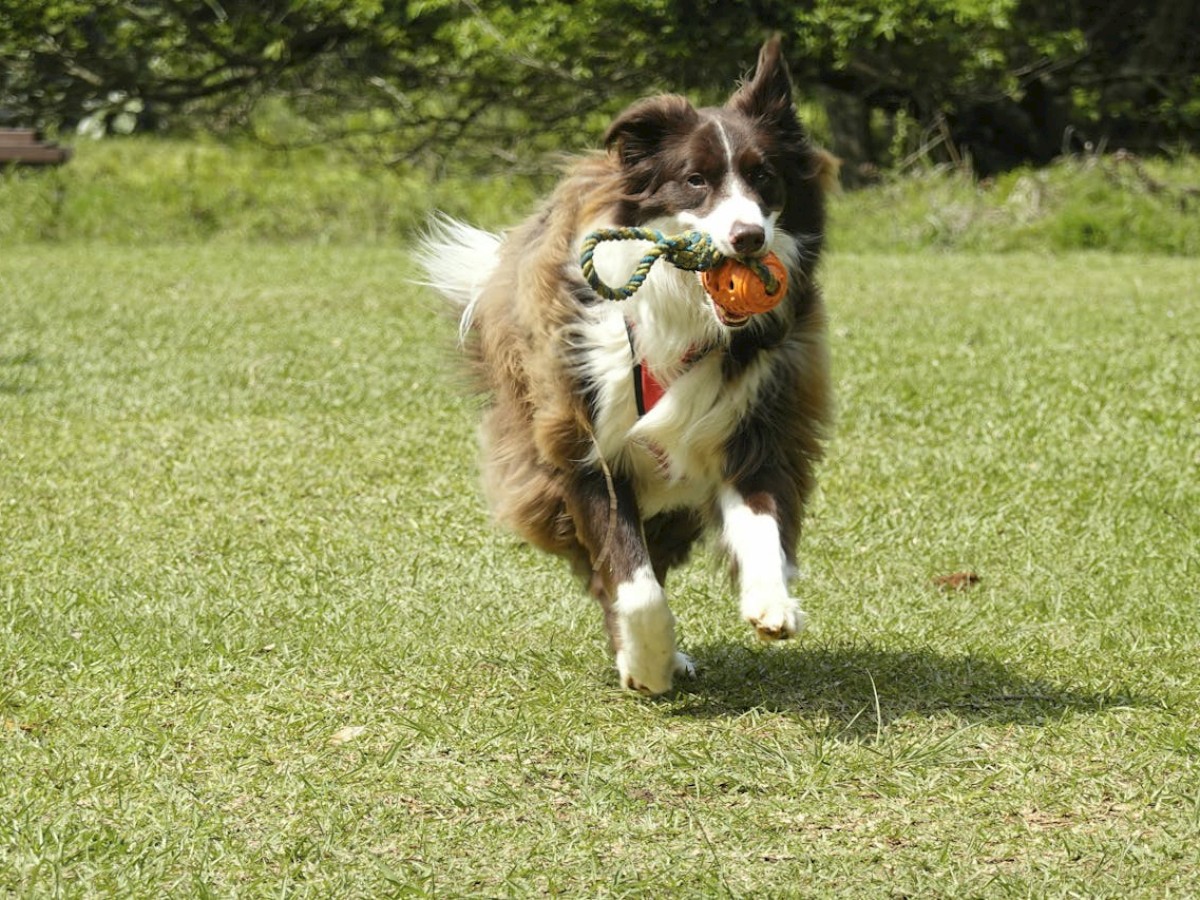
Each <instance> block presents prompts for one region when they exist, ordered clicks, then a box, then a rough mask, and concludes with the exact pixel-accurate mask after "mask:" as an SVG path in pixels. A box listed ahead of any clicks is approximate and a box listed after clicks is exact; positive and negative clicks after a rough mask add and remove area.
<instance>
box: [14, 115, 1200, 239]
mask: <svg viewBox="0 0 1200 900" xmlns="http://www.w3.org/2000/svg"><path fill="white" fill-rule="evenodd" d="M288 122H290V120H289V119H287V118H286V115H285V116H284V117H283V118H282V119H280V118H278V117H277V118H274V119H272V120H271V121H270V122H269V123H267V125H264V126H263V127H268V126H269V127H270V128H272V129H276V130H282V131H286V129H287V128H289V127H291V126H290V125H289V124H288ZM598 132H599V126H598V127H597V129H596V130H595V131H594V132H593V134H592V137H593V140H594V139H595V135H596V134H598ZM75 149H76V154H75V157H74V158H73V159H72V160H71V162H70V163H69V164H68V165H66V166H63V167H61V168H59V169H55V170H49V171H23V170H12V171H9V172H8V173H6V174H0V242H3V243H5V244H12V243H21V242H30V241H40V240H58V241H77V240H88V239H97V238H98V239H101V240H104V241H107V242H112V243H124V242H132V243H138V244H144V243H162V242H173V241H181V240H196V239H202V240H217V241H223V240H232V241H246V240H252V241H275V240H289V241H290V240H296V241H306V242H336V243H340V244H357V243H375V242H383V243H390V242H397V241H401V240H403V239H405V238H407V237H409V236H410V235H411V234H412V233H413V232H414V231H415V230H417V229H419V228H420V227H421V226H422V225H423V224H424V223H425V221H426V219H427V218H428V216H429V214H430V213H431V212H432V211H433V210H436V209H440V210H443V211H445V212H448V213H450V214H451V215H456V216H460V217H465V218H470V219H473V220H474V221H477V222H478V223H480V224H482V225H484V226H486V227H489V228H504V227H507V226H508V225H511V224H513V223H514V222H516V221H517V220H519V219H520V218H522V217H523V216H524V215H526V214H527V213H528V212H529V211H530V210H531V209H532V208H533V205H534V204H535V203H536V202H537V198H538V197H540V196H542V195H543V194H544V193H545V192H546V191H547V190H548V189H549V187H550V185H551V184H552V183H553V182H554V180H555V178H556V176H557V167H556V166H551V165H549V164H547V165H546V166H545V167H544V168H543V169H542V170H541V171H540V172H532V171H531V172H529V173H528V174H526V175H520V176H518V175H496V176H492V177H489V178H481V177H473V178H468V177H462V176H452V177H446V178H441V179H430V178H428V177H426V176H425V175H423V174H421V173H420V172H413V171H411V170H408V169H407V168H405V167H398V168H396V169H395V170H389V169H383V168H380V167H378V166H376V165H374V164H372V163H369V162H366V161H364V160H362V159H360V158H359V157H357V156H354V155H351V154H349V153H347V152H346V151H345V149H344V148H337V147H329V146H317V147H309V148H306V149H302V150H290V151H283V150H272V149H268V148H266V147H264V146H262V145H261V144H258V143H255V142H251V141H240V142H236V143H232V144H231V143H219V142H216V141H211V140H209V141H179V140H166V139H161V138H154V139H151V138H145V137H143V138H136V137H135V138H125V139H121V140H115V139H114V140H109V141H103V142H98V143H97V142H91V141H84V142H81V143H79V144H78V145H77V146H76V148H75ZM1198 207H1200V162H1198V161H1197V160H1196V158H1194V157H1180V158H1177V159H1175V160H1174V161H1168V160H1149V161H1145V162H1142V161H1139V160H1137V159H1136V158H1134V157H1131V156H1128V155H1126V156H1110V157H1087V158H1080V159H1069V160H1064V161H1062V162H1060V163H1058V164H1056V165H1054V166H1052V167H1050V168H1047V169H1040V170H1038V169H1021V170H1017V171H1015V172H1012V173H1009V174H1007V175H1005V176H1002V177H999V178H997V179H994V180H992V181H988V182H984V183H982V184H980V183H979V182H977V181H976V180H974V179H972V178H971V177H970V176H968V175H965V174H963V173H962V172H961V170H957V169H946V168H938V167H933V168H928V169H921V170H916V171H914V172H910V173H909V174H908V175H906V176H903V177H890V178H888V179H886V180H885V181H884V182H883V183H882V184H879V185H877V186H874V187H871V188H865V189H861V190H857V191H852V192H847V193H845V194H840V195H837V196H835V197H834V198H833V203H832V215H831V231H830V242H831V245H832V247H833V248H834V249H835V250H837V251H842V252H863V251H872V252H885V251H890V252H897V251H903V252H908V251H919V250H923V249H926V248H941V249H979V250H1000V251H1015V250H1033V251H1046V250H1053V251H1060V250H1072V249H1089V248H1090V249H1105V250H1110V251H1113V252H1130V253H1163V254H1176V255H1187V256H1197V255H1200V231H1198V230H1197V229H1196V227H1195V224H1194V220H1195V217H1196V214H1197V208H1198Z"/></svg>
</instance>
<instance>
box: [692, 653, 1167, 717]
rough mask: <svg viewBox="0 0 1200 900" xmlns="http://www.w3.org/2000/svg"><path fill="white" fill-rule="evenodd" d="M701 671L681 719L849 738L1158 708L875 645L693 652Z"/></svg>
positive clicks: (970, 662) (969, 658)
mask: <svg viewBox="0 0 1200 900" xmlns="http://www.w3.org/2000/svg"><path fill="white" fill-rule="evenodd" d="M691 653H692V656H693V658H694V660H695V662H696V665H697V668H698V674H697V676H696V677H695V678H692V679H686V680H683V679H681V680H680V681H679V682H678V687H679V690H678V692H677V693H676V694H675V698H674V699H675V703H676V710H675V713H676V714H677V715H680V716H691V717H699V718H706V717H707V718H715V717H728V716H737V715H741V714H743V713H745V712H747V711H749V710H752V709H763V710H767V711H771V712H792V713H796V714H799V715H803V716H811V717H813V718H824V719H826V720H828V722H829V724H830V725H831V726H832V727H834V728H836V729H837V730H838V731H839V733H840V734H842V736H843V737H845V738H848V739H851V740H868V739H871V738H873V737H874V736H876V735H877V734H879V733H880V732H881V731H882V729H884V728H886V727H887V726H888V724H889V723H891V722H893V721H895V720H897V719H899V718H902V717H905V716H912V715H917V716H933V715H940V714H944V713H951V714H953V715H956V716H958V717H960V718H963V719H967V720H980V721H991V722H1011V723H1014V724H1028V725H1037V724H1043V723H1045V722H1047V721H1049V720H1053V719H1056V718H1060V717H1061V716H1062V715H1064V714H1066V713H1068V712H1072V711H1075V712H1085V713H1087V712H1101V711H1103V710H1106V709H1111V708H1113V707H1127V706H1135V707H1137V706H1146V705H1148V704H1149V703H1150V702H1152V701H1150V700H1148V699H1146V698H1137V697H1132V696H1129V695H1126V694H1121V693H1112V694H1110V693H1102V692H1093V691H1088V690H1087V689H1086V688H1077V687H1073V686H1070V685H1066V684H1059V683H1055V682H1054V681H1053V680H1052V679H1049V678H1041V677H1038V676H1035V675H1029V674H1023V673H1022V672H1020V671H1019V670H1018V669H1017V668H1016V667H1014V666H1009V665H1007V664H1005V663H1003V662H1001V661H1000V660H997V659H993V658H989V657H986V656H981V655H979V654H971V653H967V654H963V655H945V654H942V653H939V652H937V651H935V650H932V649H905V650H891V649H882V648H879V647H872V646H869V645H860V644H847V645H842V646H838V645H833V646H824V647H821V646H817V647H812V646H808V647H805V646H795V647H792V646H787V647H766V648H762V649H759V648H755V647H750V646H746V645H742V644H710V645H705V646H700V647H693V648H691Z"/></svg>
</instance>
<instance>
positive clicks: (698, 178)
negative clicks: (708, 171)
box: [687, 172, 708, 187]
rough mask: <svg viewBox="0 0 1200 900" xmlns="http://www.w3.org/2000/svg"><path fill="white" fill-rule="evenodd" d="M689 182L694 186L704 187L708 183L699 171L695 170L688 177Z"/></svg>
mask: <svg viewBox="0 0 1200 900" xmlns="http://www.w3.org/2000/svg"><path fill="white" fill-rule="evenodd" d="M687 183H688V184H690V185H691V186H692V187H704V186H705V185H706V184H708V181H707V180H706V179H705V177H704V176H703V175H701V174H700V173H699V172H693V173H692V174H691V175H689V176H688V177H687Z"/></svg>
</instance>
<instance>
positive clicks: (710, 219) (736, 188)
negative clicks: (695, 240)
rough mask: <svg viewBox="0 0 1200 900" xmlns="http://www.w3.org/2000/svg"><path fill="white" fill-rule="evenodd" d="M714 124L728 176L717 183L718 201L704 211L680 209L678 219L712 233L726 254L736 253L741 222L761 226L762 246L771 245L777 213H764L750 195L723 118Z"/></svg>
mask: <svg viewBox="0 0 1200 900" xmlns="http://www.w3.org/2000/svg"><path fill="white" fill-rule="evenodd" d="M713 124H714V125H716V127H717V134H718V135H720V137H721V144H722V146H723V147H724V149H725V179H724V180H723V181H722V183H721V184H718V185H714V188H715V189H716V191H717V202H716V204H715V205H714V206H713V208H712V209H711V210H709V211H708V212H707V213H705V214H703V215H697V214H696V213H694V212H684V213H680V215H679V220H680V222H681V223H682V224H683V225H684V226H685V227H687V228H694V229H696V230H697V231H704V232H707V233H708V234H711V235H712V236H713V241H714V243H715V244H716V245H717V249H718V250H720V251H721V252H722V253H724V254H725V255H726V256H736V255H737V251H736V250H735V249H734V247H733V243H732V234H733V230H734V226H735V225H737V224H739V223H740V224H742V225H750V226H755V225H757V226H758V227H759V228H761V229H762V230H763V233H764V236H765V240H764V242H763V246H764V247H770V246H771V241H772V239H773V238H774V237H775V219H776V216H777V213H771V214H770V215H763V211H762V208H761V207H760V206H759V205H758V202H757V201H756V200H755V199H754V198H753V197H752V196H751V195H750V191H749V189H748V188H747V186H746V183H745V182H744V181H743V180H742V176H741V175H740V174H738V172H737V170H736V168H735V167H734V161H733V147H732V145H731V144H730V143H729V135H728V134H726V132H725V128H724V126H723V125H722V124H721V123H720V121H718V120H716V119H714V120H713Z"/></svg>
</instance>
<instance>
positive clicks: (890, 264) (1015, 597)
mask: <svg viewBox="0 0 1200 900" xmlns="http://www.w3.org/2000/svg"><path fill="white" fill-rule="evenodd" d="M4 247H5V249H4V252H2V253H0V297H2V298H3V300H2V303H3V305H2V306H0V309H3V328H2V329H0V521H2V527H0V573H2V576H0V611H2V612H3V615H2V616H0V772H2V773H3V777H0V892H7V893H11V894H14V895H18V896H63V897H80V898H86V897H97V896H114V897H161V896H179V897H193V896H194V897H205V896H218V897H233V896H237V897H266V896H272V897H274V896H281V895H285V896H297V897H314V898H317V897H384V896H401V897H423V896H430V897H433V896H437V897H446V896H450V897H460V896H462V897H466V896H474V897H506V896H521V897H524V896H537V895H542V894H545V895H555V894H557V895H559V896H568V897H629V896H646V897H666V896H671V897H675V896H678V897H710V896H730V895H732V896H737V897H813V898H817V897H830V896H844V897H882V896H892V895H904V896H913V897H944V896H962V897H993V896H1016V897H1063V896H1086V897H1095V896H1107V897H1128V896H1138V895H1146V896H1161V897H1171V896H1180V897H1185V896H1189V895H1190V894H1192V893H1193V892H1194V889H1195V885H1196V883H1197V880H1198V878H1200V818H1198V816H1197V805H1196V784H1197V776H1198V767H1200V762H1198V760H1200V747H1198V746H1197V735H1200V671H1198V669H1197V666H1196V647H1197V642H1198V641H1200V620H1198V619H1197V616H1196V610H1195V601H1194V590H1193V586H1194V584H1195V579H1196V575H1197V571H1198V566H1200V557H1198V548H1200V519H1198V518H1197V516H1196V515H1195V510H1196V509H1197V508H1198V506H1200V482H1198V481H1197V479H1196V477H1195V476H1196V466H1197V464H1198V463H1200V457H1197V448H1198V447H1200V434H1198V433H1197V420H1196V410H1197V408H1198V407H1200V377H1197V360H1200V305H1197V304H1196V303H1195V302H1194V293H1195V286H1196V284H1197V283H1198V282H1200V264H1198V263H1197V262H1196V261H1195V260H1184V259H1164V258H1161V257H1156V258H1153V259H1143V258H1139V257H1138V256H1134V255H1128V256H1110V255H1106V254H1102V253H1086V254H1078V255H1068V256H1066V257H1063V258H1057V259H1056V258H1047V257H1046V256H1044V255H1020V256H1014V255H998V256H997V255H987V254H982V255H958V254H945V255H941V256H931V255H928V254H923V255H912V256H907V257H906V256H896V255H889V254H880V255H860V256H852V255H849V254H834V255H833V256H831V258H830V260H829V263H828V265H827V266H826V268H825V270H824V282H825V286H826V289H827V294H828V297H829V301H830V309H831V314H832V317H833V321H832V330H831V342H832V353H833V359H834V363H835V373H836V377H835V385H834V388H835V392H836V394H837V396H838V398H839V407H840V416H839V419H840V422H839V425H838V429H837V436H836V439H835V441H834V442H833V444H832V446H831V452H830V455H829V459H828V461H827V462H826V463H825V464H824V465H823V466H822V468H821V472H820V482H821V491H820V493H819V496H818V498H817V502H816V504H815V506H814V508H813V510H812V515H811V517H810V518H809V521H808V524H807V527H806V533H805V537H804V541H803V545H802V560H803V564H804V570H805V575H804V577H803V578H802V579H801V580H800V581H799V582H798V590H799V595H800V596H801V597H802V598H803V600H804V603H805V606H806V608H807V609H808V611H809V613H810V614H811V617H812V620H811V622H812V623H811V625H810V629H809V632H808V633H807V634H806V635H804V636H803V637H802V638H801V639H800V640H798V641H795V642H793V643H791V644H790V645H787V646H776V647H768V648H762V647H759V646H757V643H756V641H755V639H754V638H753V637H752V636H751V635H750V634H749V633H748V628H747V627H746V626H745V625H744V624H743V623H742V622H740V621H739V620H738V616H737V609H736V606H737V604H736V600H735V599H734V598H733V597H732V596H731V595H730V593H729V588H728V580H727V578H726V577H725V573H724V571H723V569H722V567H720V566H718V565H715V564H713V563H710V562H709V559H710V558H711V557H710V556H709V555H708V554H702V555H701V556H700V558H699V559H698V560H697V561H696V562H695V563H694V564H693V565H691V566H690V567H688V568H686V569H685V570H684V571H682V572H680V573H679V574H678V575H677V577H674V578H673V579H672V581H671V583H670V584H669V586H668V587H669V590H670V592H671V595H672V597H673V605H674V607H675V610H676V612H677V614H678V618H679V626H680V630H681V636H682V640H683V644H684V646H685V647H686V649H687V650H688V651H689V652H691V653H692V654H693V655H694V656H695V657H696V659H697V660H698V662H699V665H700V674H699V676H698V677H697V678H696V679H695V680H690V681H686V682H682V683H681V689H680V690H679V691H678V693H676V694H675V695H673V696H671V697H667V698H664V699H663V700H661V701H657V702H645V701H642V700H639V699H638V698H635V697H631V696H627V695H625V694H622V693H621V692H619V691H618V690H617V689H616V685H615V678H614V676H613V674H612V671H611V665H610V663H609V662H608V660H607V658H606V650H605V639H604V637H603V629H602V625H601V622H600V618H601V616H600V612H599V610H598V609H596V608H595V607H594V605H593V604H592V603H591V601H589V600H587V599H586V598H585V597H584V596H582V593H581V592H579V591H578V590H577V589H576V588H575V587H574V585H573V582H572V580H571V578H570V575H569V573H568V572H567V569H566V567H565V566H564V565H561V564H559V563H557V562H556V561H553V560H549V559H547V558H546V557H544V556H542V555H540V554H537V553H534V552H532V551H530V550H528V549H527V548H523V547H520V546H517V545H516V544H514V543H513V542H512V541H511V540H510V539H509V538H508V537H506V536H505V535H503V534H501V533H499V532H498V531H496V530H493V529H492V528H491V527H489V525H488V524H487V521H486V516H485V514H484V511H483V507H482V502H481V501H480V499H479V496H478V491H477V486H476V476H475V467H474V462H473V460H474V452H475V451H474V445H475V441H474V427H475V420H476V415H477V410H476V409H475V404H474V403H473V402H471V401H470V400H468V399H465V398H464V397H463V395H462V394H461V393H460V392H459V391H458V390H457V388H456V384H455V379H454V377H453V375H451V374H449V372H450V369H451V364H450V362H449V360H448V358H447V356H446V354H445V353H443V350H444V349H445V347H446V346H447V345H452V344H453V342H454V336H453V326H452V325H451V324H450V323H449V322H446V321H444V320H443V319H442V318H440V317H439V316H438V315H437V314H436V312H435V309H436V303H435V301H434V299H433V298H432V297H431V296H430V295H429V294H427V293H425V292H423V291H420V290H419V289H416V288H414V287H412V286H411V285H410V284H409V283H408V281H407V279H408V278H409V277H410V276H411V274H412V264H411V261H410V259H409V257H408V256H407V255H406V254H405V253H402V252H397V251H396V249H395V248H393V247H387V246H377V247H360V246H338V247H328V248H326V247H318V246H312V245H304V246H293V247H288V246H280V245H273V246H272V245H263V244H259V245H254V246H244V245H239V244H236V243H232V242H230V243H223V244H210V245H201V246H195V245H191V246H146V245H142V244H138V245H134V246H126V247H122V246H114V245H103V244H98V243H90V244H86V245H70V244H58V245H49V244H44V245H25V246H21V247H17V248H13V247H11V245H10V244H8V243H7V242H5V244H4ZM966 568H970V569H972V570H975V571H977V572H978V573H979V574H980V575H981V576H982V580H981V581H980V583H979V585H978V586H977V587H976V588H974V589H973V590H972V591H970V592H969V593H957V592H948V593H943V592H941V591H938V590H937V589H935V588H934V587H932V586H931V585H930V583H929V581H930V578H931V577H932V576H935V575H941V574H946V573H949V572H953V571H958V570H962V569H966Z"/></svg>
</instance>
